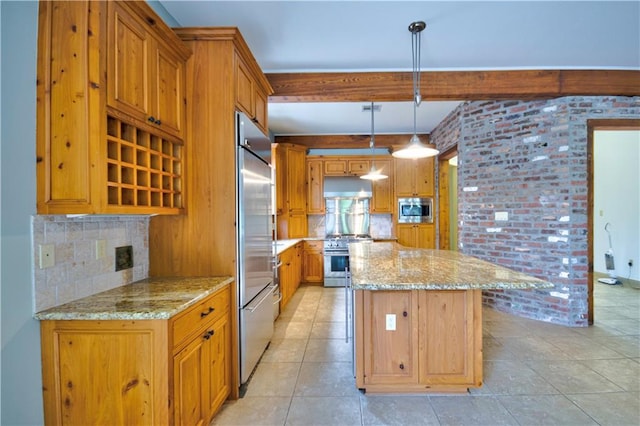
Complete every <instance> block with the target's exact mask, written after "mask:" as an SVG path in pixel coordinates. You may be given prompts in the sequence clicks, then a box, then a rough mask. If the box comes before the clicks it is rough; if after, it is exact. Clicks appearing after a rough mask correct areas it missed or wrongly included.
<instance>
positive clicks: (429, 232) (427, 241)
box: [414, 224, 436, 249]
mask: <svg viewBox="0 0 640 426" xmlns="http://www.w3.org/2000/svg"><path fill="white" fill-rule="evenodd" d="M414 232H415V246H414V247H420V248H428V249H434V248H436V245H435V227H434V225H424V224H420V225H415V227H414Z"/></svg>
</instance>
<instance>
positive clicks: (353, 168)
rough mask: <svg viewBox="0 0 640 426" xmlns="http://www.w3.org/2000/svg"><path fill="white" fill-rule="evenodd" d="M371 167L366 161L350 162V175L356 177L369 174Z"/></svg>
mask: <svg viewBox="0 0 640 426" xmlns="http://www.w3.org/2000/svg"><path fill="white" fill-rule="evenodd" d="M370 168H371V165H370V164H369V160H364V159H356V160H349V174H350V175H354V176H362V175H366V174H367V173H369V169H370Z"/></svg>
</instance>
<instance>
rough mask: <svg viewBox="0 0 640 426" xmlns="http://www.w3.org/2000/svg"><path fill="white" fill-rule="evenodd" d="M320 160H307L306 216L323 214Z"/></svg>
mask: <svg viewBox="0 0 640 426" xmlns="http://www.w3.org/2000/svg"><path fill="white" fill-rule="evenodd" d="M323 166H324V164H323V161H322V160H307V214H324V173H323Z"/></svg>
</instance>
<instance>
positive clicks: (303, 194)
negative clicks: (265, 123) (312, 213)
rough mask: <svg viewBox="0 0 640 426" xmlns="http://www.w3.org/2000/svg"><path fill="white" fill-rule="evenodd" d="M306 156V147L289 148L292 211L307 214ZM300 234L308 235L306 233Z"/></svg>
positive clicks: (288, 169)
mask: <svg viewBox="0 0 640 426" xmlns="http://www.w3.org/2000/svg"><path fill="white" fill-rule="evenodd" d="M305 157H306V149H305V148H304V147H297V146H292V147H288V148H287V187H288V191H287V192H288V197H289V212H290V213H298V214H306V210H307V200H306V198H307V188H306V179H305V174H306V158H305ZM305 228H306V227H305ZM300 236H301V237H306V234H305V235H300ZM290 238H291V236H290Z"/></svg>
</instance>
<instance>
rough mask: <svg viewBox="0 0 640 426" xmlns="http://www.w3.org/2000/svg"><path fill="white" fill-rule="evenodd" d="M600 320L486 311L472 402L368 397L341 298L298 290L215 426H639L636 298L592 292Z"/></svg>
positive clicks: (603, 288)
mask: <svg viewBox="0 0 640 426" xmlns="http://www.w3.org/2000/svg"><path fill="white" fill-rule="evenodd" d="M594 300H595V321H596V325H594V326H592V327H588V328H572V327H564V326H559V325H553V324H549V323H544V322H539V321H532V320H527V319H522V318H518V317H515V316H512V315H508V314H504V313H501V312H497V311H494V310H492V309H488V308H485V309H484V312H483V314H484V386H483V387H482V388H480V389H474V390H472V391H471V392H469V393H468V394H464V395H457V396H450V395H429V396H416V395H410V396H409V395H401V396H392V395H382V396H374V395H371V394H362V393H360V392H359V391H358V390H357V389H356V388H355V382H354V379H353V377H352V376H351V352H350V348H349V345H347V344H346V343H345V342H344V322H341V320H342V321H343V319H344V291H343V290H342V289H325V288H322V287H317V286H302V287H300V289H299V290H298V291H297V293H296V294H295V295H294V297H293V299H292V301H291V302H290V304H289V305H288V306H287V308H286V309H285V311H284V312H282V313H281V315H280V317H279V318H278V320H277V321H276V330H275V336H274V338H273V341H272V343H271V346H270V347H269V348H268V349H267V351H266V352H265V354H264V356H263V358H262V361H261V362H260V364H259V365H258V367H257V369H256V371H255V373H254V376H253V378H252V379H251V382H250V383H249V386H248V389H247V392H246V395H245V396H244V398H241V399H239V400H237V401H229V402H227V403H225V405H224V406H223V408H222V410H221V411H220V413H219V414H218V415H217V416H216V417H215V418H214V420H213V422H212V425H403V426H406V425H616V426H621V425H639V424H640V290H637V289H634V288H631V287H627V286H608V285H605V284H595V298H594Z"/></svg>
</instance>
